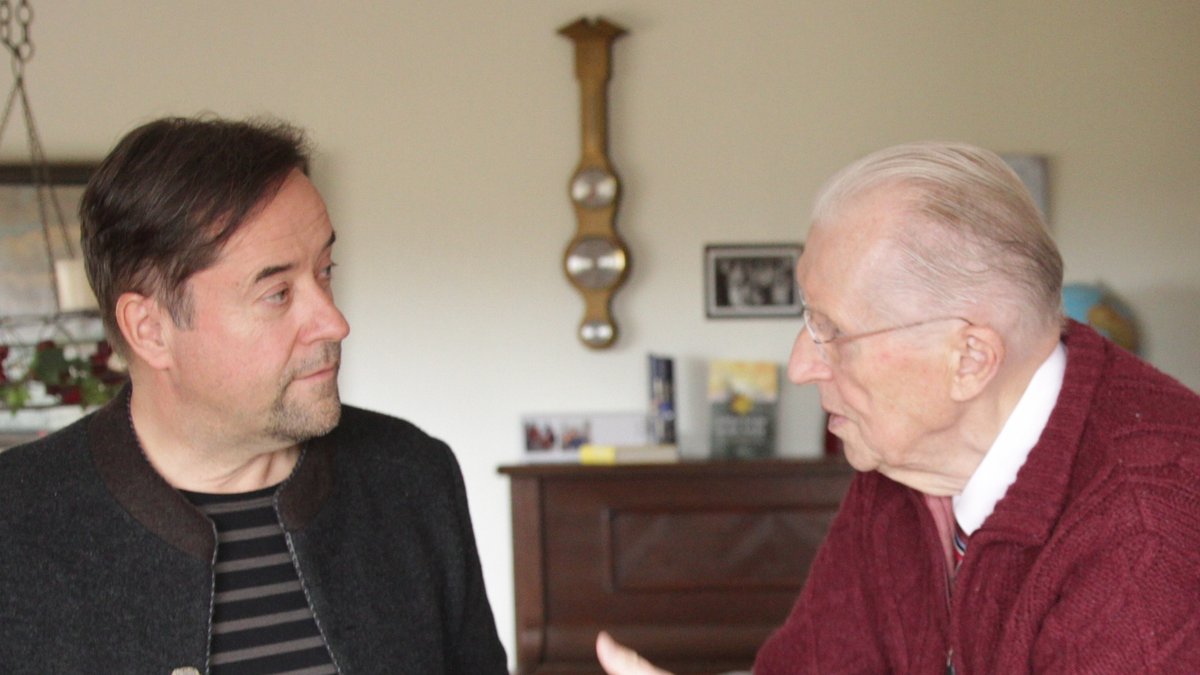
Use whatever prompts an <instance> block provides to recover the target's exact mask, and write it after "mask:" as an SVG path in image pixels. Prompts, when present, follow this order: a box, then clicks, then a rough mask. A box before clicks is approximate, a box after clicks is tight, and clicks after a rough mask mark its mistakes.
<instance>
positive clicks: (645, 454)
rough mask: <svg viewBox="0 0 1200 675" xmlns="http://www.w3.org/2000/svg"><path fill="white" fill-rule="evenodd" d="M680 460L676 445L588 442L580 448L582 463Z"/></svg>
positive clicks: (653, 462)
mask: <svg viewBox="0 0 1200 675" xmlns="http://www.w3.org/2000/svg"><path fill="white" fill-rule="evenodd" d="M678 461H679V448H678V447H677V446H675V445H667V444H650V445H603V444H598V443H597V444H593V443H588V444H585V445H583V446H580V448H579V463H580V464H602V465H604V464H662V463H667V462H678Z"/></svg>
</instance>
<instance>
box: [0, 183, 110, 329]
mask: <svg viewBox="0 0 1200 675" xmlns="http://www.w3.org/2000/svg"><path fill="white" fill-rule="evenodd" d="M95 166H96V165H95V164H90V163H59V164H51V165H49V166H48V167H46V172H47V175H48V177H49V179H50V182H51V184H53V185H54V190H53V192H50V191H49V189H48V187H47V186H46V185H45V184H44V183H43V184H41V185H40V186H39V185H38V184H37V183H36V182H35V181H34V174H33V168H32V167H31V166H30V165H28V164H0V316H20V315H50V314H54V313H56V312H58V311H59V307H58V303H57V301H56V297H55V291H54V289H55V276H54V275H55V268H54V262H53V260H51V258H54V259H62V258H66V257H80V255H81V254H80V251H79V200H80V197H82V196H83V189H84V187H85V185H86V184H87V180H88V177H89V176H91V174H92V171H93V170H94V169H95ZM39 193H40V194H39ZM43 223H45V225H43Z"/></svg>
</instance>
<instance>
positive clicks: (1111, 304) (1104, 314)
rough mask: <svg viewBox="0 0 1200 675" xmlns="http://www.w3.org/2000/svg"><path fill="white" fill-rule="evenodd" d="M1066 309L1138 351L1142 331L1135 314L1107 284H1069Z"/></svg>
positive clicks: (1101, 331) (1074, 317)
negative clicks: (1134, 317)
mask: <svg viewBox="0 0 1200 675" xmlns="http://www.w3.org/2000/svg"><path fill="white" fill-rule="evenodd" d="M1063 309H1064V310H1065V311H1066V313H1067V316H1069V317H1071V318H1072V319H1075V320H1076V321H1078V322H1080V323H1086V324H1087V325H1089V326H1091V327H1092V328H1095V329H1096V332H1098V333H1100V334H1101V335H1103V336H1104V337H1106V338H1108V339H1109V340H1112V341H1113V342H1115V343H1117V344H1118V345H1121V346H1122V347H1124V348H1125V349H1128V350H1129V351H1131V352H1134V353H1136V352H1137V350H1138V331H1137V324H1136V323H1135V322H1134V319H1133V313H1132V312H1131V311H1129V307H1128V306H1126V305H1125V303H1123V302H1121V301H1120V300H1119V299H1118V298H1117V297H1116V296H1115V295H1113V294H1112V292H1111V291H1109V290H1108V289H1107V288H1105V287H1104V285H1103V284H1067V285H1066V286H1064V287H1063Z"/></svg>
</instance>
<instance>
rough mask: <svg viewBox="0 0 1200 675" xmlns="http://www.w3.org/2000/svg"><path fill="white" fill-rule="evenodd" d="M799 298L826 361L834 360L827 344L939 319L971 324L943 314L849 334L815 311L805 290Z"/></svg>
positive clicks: (806, 326) (810, 334)
mask: <svg viewBox="0 0 1200 675" xmlns="http://www.w3.org/2000/svg"><path fill="white" fill-rule="evenodd" d="M799 300H800V317H801V318H802V319H803V320H804V329H805V330H807V331H808V337H809V338H811V339H812V341H813V344H814V345H816V346H817V353H818V354H820V355H821V359H822V360H824V361H825V362H826V363H832V362H833V361H832V355H831V354H830V353H829V352H830V349H829V348H828V347H826V345H833V346H836V345H839V344H845V343H847V342H853V341H855V340H862V339H865V338H869V337H875V336H876V335H883V334H884V333H893V332H895V331H899V330H905V329H908V328H916V327H917V326H924V325H925V324H930V323H937V322H938V321H966V322H967V324H969V325H970V324H971V321H970V320H969V319H965V318H963V317H961V316H941V317H938V318H936V319H925V320H923V321H914V322H912V323H906V324H901V325H899V326H890V327H888V328H880V329H878V330H869V331H864V332H862V333H853V334H849V335H847V334H846V333H843V332H842V330H841V329H840V328H838V327H837V324H835V323H834V322H833V320H832V319H830V318H829V317H827V316H825V315H824V314H822V313H820V312H816V311H813V310H812V308H810V307H809V306H808V303H807V302H806V301H805V299H804V293H803V292H800V293H799Z"/></svg>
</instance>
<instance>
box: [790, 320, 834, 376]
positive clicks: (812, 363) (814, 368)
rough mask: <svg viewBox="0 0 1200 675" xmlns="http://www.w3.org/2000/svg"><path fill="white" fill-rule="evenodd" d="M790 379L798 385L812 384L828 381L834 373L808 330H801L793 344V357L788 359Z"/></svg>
mask: <svg viewBox="0 0 1200 675" xmlns="http://www.w3.org/2000/svg"><path fill="white" fill-rule="evenodd" d="M787 374H788V379H789V380H791V381H792V382H794V383H796V384H812V383H814V382H818V381H821V380H828V379H829V378H830V377H831V376H832V374H833V371H832V370H831V369H830V368H829V363H827V362H826V361H825V358H824V356H822V354H821V347H820V345H817V344H816V343H814V342H813V341H812V336H811V335H809V333H808V329H807V328H801V329H800V332H799V333H797V334H796V341H795V342H794V343H792V355H791V357H790V358H789V359H788V368H787Z"/></svg>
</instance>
